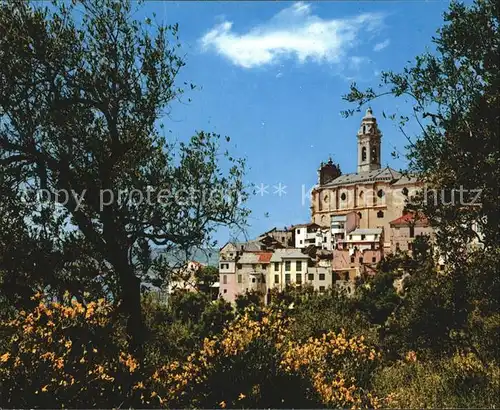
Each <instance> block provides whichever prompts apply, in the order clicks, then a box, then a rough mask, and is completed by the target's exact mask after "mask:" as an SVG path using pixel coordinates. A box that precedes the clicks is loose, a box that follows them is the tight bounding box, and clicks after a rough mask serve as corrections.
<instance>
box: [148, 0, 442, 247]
mask: <svg viewBox="0 0 500 410" xmlns="http://www.w3.org/2000/svg"><path fill="white" fill-rule="evenodd" d="M448 5H449V2H448V1H444V0H443V1H400V2H396V1H366V2H359V1H352V2H348V1H338V2H326V1H324V2H312V3H302V2H300V3H294V2H251V1H250V2H241V1H234V2H215V1H209V2H184V1H181V2H172V1H166V2H148V3H146V6H145V10H143V11H144V12H145V13H146V14H150V13H152V12H155V13H156V16H157V17H156V19H157V20H160V21H161V20H163V21H165V22H166V23H168V24H173V23H176V22H178V23H179V26H180V40H181V43H182V48H181V52H182V53H184V54H185V56H186V62H187V65H186V67H185V68H184V69H183V71H182V73H181V74H180V77H179V79H180V80H181V81H184V80H185V81H190V82H193V83H195V84H196V85H197V86H198V87H199V90H195V91H190V92H189V93H188V94H187V95H186V96H185V98H184V99H185V100H186V101H185V102H184V103H183V104H174V105H173V106H172V113H171V115H170V117H169V118H168V119H165V121H164V122H165V126H166V127H167V129H169V130H171V131H172V135H174V136H175V137H176V138H179V139H184V138H187V137H189V136H190V135H192V134H193V133H194V131H195V130H204V131H212V132H217V133H220V134H222V135H228V136H230V137H231V143H230V150H231V152H232V153H233V154H234V155H235V156H239V157H244V158H246V159H247V163H248V165H249V171H248V173H247V176H246V182H247V183H249V184H256V185H260V184H264V186H268V188H267V192H268V193H264V194H263V195H256V196H254V197H252V198H251V199H250V201H249V202H248V204H247V206H248V207H249V208H250V209H251V210H252V215H251V216H250V218H249V220H248V222H249V225H250V228H249V229H248V231H247V234H248V236H249V237H254V236H256V235H257V234H259V233H261V232H263V231H265V230H267V229H269V228H271V227H273V226H278V227H283V226H285V225H287V226H289V225H291V224H294V223H300V222H305V221H308V220H309V219H310V210H309V201H308V198H307V197H306V198H305V201H303V191H304V190H305V191H306V192H307V191H309V189H310V188H311V187H312V186H313V185H314V184H315V183H316V178H317V174H316V171H317V168H318V166H319V164H320V162H321V161H326V160H327V159H328V156H329V155H331V156H332V157H333V159H334V161H335V162H338V163H339V164H340V166H341V169H342V171H343V172H344V173H350V172H355V170H356V132H357V129H358V126H359V122H360V120H361V117H362V114H359V115H356V116H354V117H352V118H349V119H343V118H342V117H341V116H340V112H341V111H342V110H345V109H348V108H354V107H353V106H351V105H349V104H348V103H347V102H345V101H343V100H342V95H343V94H345V93H346V92H347V91H348V89H349V85H350V83H351V81H356V82H357V83H358V85H359V86H361V87H362V88H363V87H368V86H376V85H377V84H378V73H379V72H380V71H381V70H396V71H399V70H401V69H402V68H403V67H404V66H405V65H406V63H407V62H408V61H409V60H413V58H414V57H415V56H416V55H419V54H421V53H422V52H424V51H425V50H426V48H428V47H432V44H431V37H432V35H434V34H435V32H436V30H437V28H438V27H439V26H441V24H442V21H443V20H442V13H443V11H445V10H446V9H447V8H448ZM141 14H142V11H141ZM188 97H189V98H191V99H192V102H189V103H188V102H187V98H188ZM372 108H373V111H374V114H375V116H377V118H378V119H379V126H380V128H381V130H382V133H383V139H382V161H383V165H390V166H392V167H393V168H395V169H401V168H405V165H406V163H405V160H404V158H401V159H397V160H394V159H393V158H392V157H391V152H392V151H394V150H397V151H399V152H400V153H401V154H404V152H405V148H404V147H405V138H404V136H403V135H402V134H401V133H400V132H399V131H398V130H397V128H396V126H395V124H394V123H392V122H391V121H390V120H384V119H383V118H382V115H381V111H382V110H386V112H395V111H398V110H399V111H400V112H405V110H408V109H409V108H410V105H409V103H405V102H404V101H399V100H394V99H391V98H388V99H384V100H380V101H378V102H376V103H374V104H373V105H372ZM409 131H410V133H411V132H412V130H411V128H410V130H409ZM280 183H281V184H282V187H283V186H286V188H284V191H285V192H286V193H283V191H282V195H281V196H280V195H279V193H278V192H276V191H278V190H277V188H276V187H277V186H278V184H280ZM275 192H276V193H275ZM266 214H268V216H266ZM228 237H229V232H228V231H227V230H225V229H221V230H220V231H219V232H218V233H217V235H216V239H217V240H218V241H219V243H221V242H222V243H224V242H225V241H226V240H227V239H228Z"/></svg>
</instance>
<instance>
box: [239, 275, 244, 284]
mask: <svg viewBox="0 0 500 410" xmlns="http://www.w3.org/2000/svg"><path fill="white" fill-rule="evenodd" d="M242 282H243V277H242V276H241V275H238V283H242Z"/></svg>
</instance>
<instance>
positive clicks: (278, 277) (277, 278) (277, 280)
mask: <svg viewBox="0 0 500 410" xmlns="http://www.w3.org/2000/svg"><path fill="white" fill-rule="evenodd" d="M274 283H280V275H274Z"/></svg>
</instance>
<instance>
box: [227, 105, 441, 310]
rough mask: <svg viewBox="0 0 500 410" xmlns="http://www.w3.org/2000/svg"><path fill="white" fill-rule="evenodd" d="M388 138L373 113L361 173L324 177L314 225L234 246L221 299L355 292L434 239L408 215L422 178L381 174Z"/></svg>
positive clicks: (326, 168)
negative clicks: (388, 258)
mask: <svg viewBox="0 0 500 410" xmlns="http://www.w3.org/2000/svg"><path fill="white" fill-rule="evenodd" d="M381 139H382V133H381V132H380V129H379V127H378V124H377V120H376V118H375V117H374V115H373V112H372V110H371V109H368V110H367V111H366V114H365V116H364V117H363V118H362V120H361V125H360V128H359V130H358V132H357V140H358V148H357V158H358V167H357V172H355V173H351V174H342V172H341V170H340V167H339V166H338V164H334V163H333V161H332V160H331V159H330V160H329V161H328V162H327V163H322V164H321V165H320V167H319V169H318V182H317V185H316V186H315V187H314V189H313V191H312V195H311V220H310V221H309V222H307V223H303V224H299V225H293V226H290V227H287V228H284V229H278V228H274V229H271V230H270V231H268V232H265V233H263V234H262V235H260V236H258V237H257V238H256V239H255V240H251V241H248V242H244V243H235V242H228V243H227V244H225V245H224V246H223V247H222V248H221V250H220V253H219V273H220V282H219V296H220V297H222V298H224V299H225V300H227V301H230V302H234V300H235V298H236V296H237V295H238V294H243V293H245V292H249V291H257V292H259V293H260V294H261V295H262V297H263V298H264V301H266V302H267V301H268V300H269V299H268V298H269V296H268V295H270V292H271V289H275V288H277V289H279V290H281V289H284V288H285V287H286V286H288V285H292V284H293V285H296V286H300V285H305V284H307V285H310V286H312V287H313V288H314V289H315V290H317V291H319V292H324V291H325V290H326V289H327V288H329V287H332V286H339V287H343V288H345V289H347V291H348V292H352V291H353V287H354V284H355V279H356V277H359V276H361V275H372V274H374V273H375V267H376V265H377V264H378V263H379V262H380V260H381V259H382V258H384V256H385V255H387V254H389V253H395V252H397V251H398V250H399V251H405V252H408V253H411V252H412V249H413V242H414V240H415V238H417V237H418V236H419V235H428V236H430V237H431V238H432V236H433V229H432V228H431V227H430V226H429V223H428V221H427V220H426V219H425V217H417V216H416V215H415V214H413V213H409V212H405V201H406V199H407V198H409V197H412V195H414V194H415V193H416V191H417V190H418V189H419V188H420V187H421V184H420V183H419V182H418V181H417V179H416V178H412V177H408V176H403V175H402V174H401V173H400V172H398V171H396V170H394V169H392V168H390V167H385V168H382V166H381Z"/></svg>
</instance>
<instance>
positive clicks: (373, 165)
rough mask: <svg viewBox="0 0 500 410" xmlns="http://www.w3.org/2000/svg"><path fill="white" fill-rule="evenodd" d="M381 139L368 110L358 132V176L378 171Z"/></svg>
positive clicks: (370, 110)
mask: <svg viewBox="0 0 500 410" xmlns="http://www.w3.org/2000/svg"><path fill="white" fill-rule="evenodd" d="M381 137H382V133H381V132H380V130H379V129H378V125H377V119H376V118H375V117H374V116H373V112H372V109H371V108H368V109H367V110H366V115H365V116H364V117H363V119H362V120H361V127H360V128H359V131H358V174H359V173H361V172H369V171H373V170H376V169H380V139H381Z"/></svg>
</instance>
